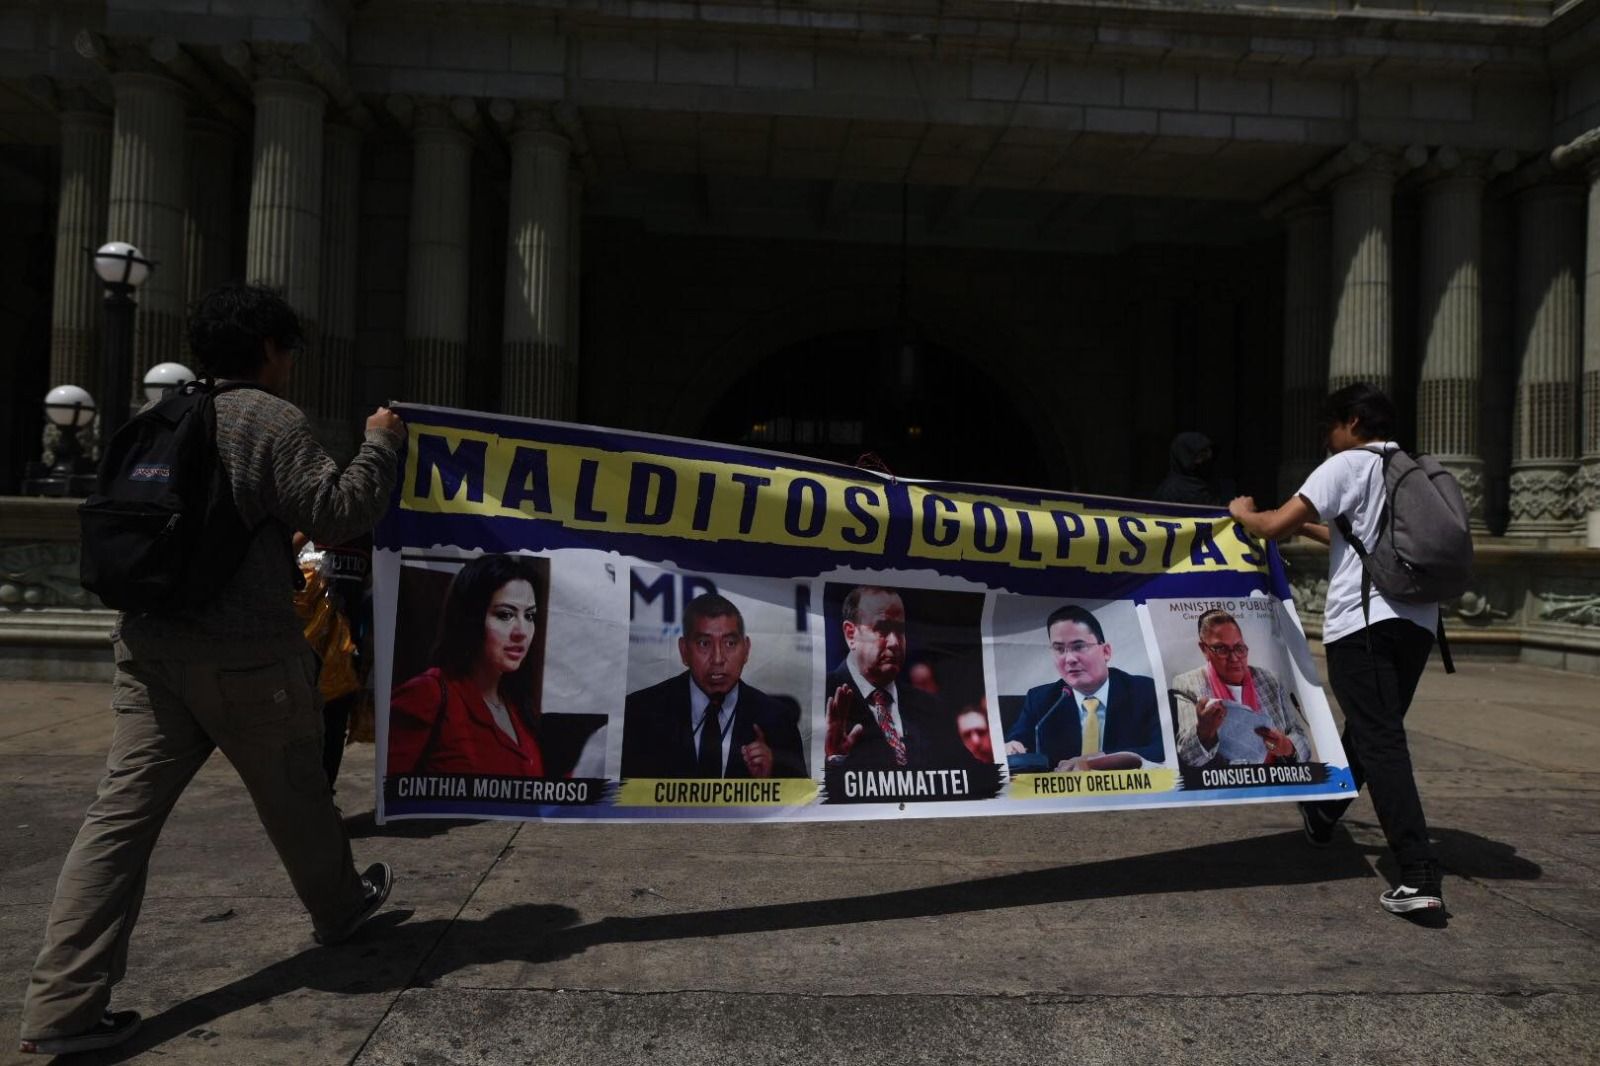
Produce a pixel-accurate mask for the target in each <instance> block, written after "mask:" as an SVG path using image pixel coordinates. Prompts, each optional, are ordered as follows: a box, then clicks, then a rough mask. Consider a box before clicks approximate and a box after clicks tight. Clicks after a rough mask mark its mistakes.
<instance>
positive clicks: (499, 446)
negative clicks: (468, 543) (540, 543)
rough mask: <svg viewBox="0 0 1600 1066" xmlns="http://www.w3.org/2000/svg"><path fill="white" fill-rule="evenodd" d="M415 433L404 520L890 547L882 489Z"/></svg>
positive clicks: (699, 463)
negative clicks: (431, 517) (533, 522)
mask: <svg viewBox="0 0 1600 1066" xmlns="http://www.w3.org/2000/svg"><path fill="white" fill-rule="evenodd" d="M407 428H408V431H409V433H410V436H411V447H410V448H409V449H408V450H407V454H406V469H405V482H404V485H403V486H402V491H401V496H400V506H401V508H402V509H403V510H408V511H424V512H431V513H435V514H452V515H476V516H484V517H490V518H528V519H544V520H547V521H554V522H558V523H560V524H561V525H563V526H566V527H569V528H572V529H580V530H590V531H596V532H616V533H644V534H650V535H654V536H663V537H681V538H685V539H688V540H740V541H757V542H761V543H766V544H777V545H783V546H805V547H816V548H825V549H828V550H830V551H842V552H864V553H868V554H873V555H881V554H882V553H883V550H884V546H885V544H886V543H887V540H888V529H889V497H888V493H887V491H886V490H885V487H884V486H883V485H881V484H877V483H874V482H871V481H853V480H850V479H847V478H841V477H834V476H830V475H827V474H818V473H813V472H810V471H804V470H785V469H772V468H766V467H758V466H745V465H742V464H738V463H722V462H711V461H708V460H699V459H682V458H678V457H676V456H670V455H660V454H654V453H649V452H635V451H627V452H617V451H607V450H604V449H600V448H585V447H577V446H572V445H565V444H550V443H544V442H539V441H529V440H519V439H517V438H515V437H501V436H497V435H495V434H493V433H483V432H479V431H475V430H463V429H455V428H452V427H445V426H430V425H427V424H426V423H421V422H415V421H414V422H410V423H408V424H407Z"/></svg>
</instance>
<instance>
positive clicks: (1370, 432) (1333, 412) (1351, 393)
mask: <svg viewBox="0 0 1600 1066" xmlns="http://www.w3.org/2000/svg"><path fill="white" fill-rule="evenodd" d="M1352 418H1354V419H1355V420H1356V433H1357V435H1358V436H1360V438H1361V439H1362V440H1393V439H1394V435H1395V432H1396V430H1398V429H1399V423H1400V417H1399V415H1398V414H1396V413H1395V409H1394V401H1392V400H1390V399H1389V397H1387V396H1385V395H1384V394H1383V392H1382V390H1380V389H1378V388H1376V387H1374V386H1372V385H1369V384H1367V383H1366V382H1365V381H1357V382H1355V383H1354V384H1351V385H1346V386H1345V387H1344V388H1342V389H1339V390H1337V391H1335V392H1334V393H1333V394H1332V395H1330V396H1329V397H1328V398H1327V399H1326V400H1324V401H1322V429H1323V432H1327V431H1328V430H1330V429H1332V428H1333V427H1334V426H1335V425H1337V424H1339V423H1341V422H1348V421H1350V420H1351V419H1352Z"/></svg>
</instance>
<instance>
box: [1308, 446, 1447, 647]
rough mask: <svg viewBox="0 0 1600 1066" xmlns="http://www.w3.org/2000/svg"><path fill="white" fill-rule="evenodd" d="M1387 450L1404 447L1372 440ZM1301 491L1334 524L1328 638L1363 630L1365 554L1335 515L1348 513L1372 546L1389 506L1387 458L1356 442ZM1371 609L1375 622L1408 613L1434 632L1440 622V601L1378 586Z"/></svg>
mask: <svg viewBox="0 0 1600 1066" xmlns="http://www.w3.org/2000/svg"><path fill="white" fill-rule="evenodd" d="M1368 446H1369V447H1381V448H1383V449H1384V450H1385V451H1388V450H1391V449H1394V448H1398V447H1399V445H1397V444H1395V443H1394V442H1392V441H1369V442H1368ZM1300 495H1301V496H1304V497H1305V498H1306V502H1308V503H1309V504H1311V506H1312V507H1313V508H1315V509H1316V512H1317V517H1318V519H1319V520H1321V521H1323V522H1326V523H1327V524H1328V541H1329V551H1328V602H1327V606H1326V607H1324V608H1323V612H1322V642H1323V643H1324V644H1328V643H1331V642H1333V641H1335V640H1338V639H1339V638H1340V637H1347V636H1349V635H1350V634H1351V633H1355V632H1358V631H1359V630H1361V629H1362V628H1363V627H1364V626H1365V625H1366V624H1367V623H1366V621H1365V620H1364V619H1363V618H1362V617H1361V557H1360V556H1359V555H1357V554H1356V552H1355V549H1354V548H1352V547H1350V543H1349V541H1347V540H1345V539H1344V534H1342V533H1340V532H1339V527H1338V526H1337V525H1335V524H1334V519H1336V518H1338V517H1339V516H1340V515H1344V516H1345V517H1346V518H1348V519H1349V520H1350V530H1351V532H1353V533H1354V534H1355V535H1356V536H1357V537H1359V538H1360V539H1361V543H1362V544H1365V545H1367V546H1368V547H1369V548H1370V547H1371V546H1372V542H1373V539H1374V536H1375V534H1376V533H1377V531H1378V515H1379V513H1380V512H1381V511H1382V510H1383V503H1384V492H1383V459H1382V457H1381V456H1379V455H1378V454H1377V453H1376V452H1370V451H1367V450H1366V448H1350V449H1348V450H1346V451H1342V452H1339V453H1338V454H1337V455H1330V456H1328V458H1327V459H1325V460H1323V462H1322V465H1321V466H1319V467H1317V468H1316V469H1315V470H1313V471H1312V472H1311V476H1310V477H1308V478H1306V483H1305V484H1304V485H1301V486H1300ZM1370 615H1371V619H1372V621H1374V622H1381V621H1383V620H1384V619H1386V618H1404V619H1405V620H1406V621H1408V622H1413V623H1415V624H1417V625H1419V626H1421V627H1422V628H1423V629H1426V630H1427V631H1428V632H1430V633H1432V632H1433V631H1434V630H1435V629H1437V628H1438V626H1439V605H1438V604H1436V603H1397V602H1395V601H1393V600H1389V599H1385V598H1384V595H1383V593H1381V592H1379V591H1378V589H1377V586H1373V588H1372V596H1371V601H1370Z"/></svg>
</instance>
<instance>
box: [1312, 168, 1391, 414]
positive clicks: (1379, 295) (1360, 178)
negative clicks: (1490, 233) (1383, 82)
mask: <svg viewBox="0 0 1600 1066" xmlns="http://www.w3.org/2000/svg"><path fill="white" fill-rule="evenodd" d="M1394 174H1395V165H1394V160H1392V159H1390V158H1389V157H1387V156H1381V155H1378V156H1373V157H1372V158H1371V159H1369V160H1367V161H1366V163H1365V164H1363V165H1362V166H1361V167H1360V168H1359V169H1358V170H1356V171H1355V172H1354V173H1351V174H1348V175H1345V176H1344V177H1341V178H1339V179H1338V180H1336V181H1335V182H1334V183H1333V261H1332V262H1333V275H1332V278H1331V280H1332V282H1333V290H1332V291H1333V334H1332V340H1331V343H1330V346H1329V355H1328V388H1329V390H1330V391H1332V390H1334V389H1339V388H1343V387H1344V386H1345V385H1349V384H1351V383H1352V382H1356V381H1365V382H1368V383H1369V384H1372V385H1375V386H1377V387H1378V388H1380V389H1382V390H1384V392H1389V391H1390V388H1391V385H1392V382H1393V377H1394V332H1393V331H1394V290H1393V287H1392V285H1391V283H1390V263H1389V257H1390V251H1391V248H1392V247H1393V243H1394V239H1393V238H1394V204H1393V199H1394Z"/></svg>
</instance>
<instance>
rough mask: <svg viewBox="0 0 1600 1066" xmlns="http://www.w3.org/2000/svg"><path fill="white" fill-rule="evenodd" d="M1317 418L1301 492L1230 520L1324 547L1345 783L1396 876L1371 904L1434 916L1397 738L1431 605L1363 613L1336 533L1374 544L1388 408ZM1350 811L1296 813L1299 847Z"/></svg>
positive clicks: (1389, 602) (1422, 828) (1416, 800)
mask: <svg viewBox="0 0 1600 1066" xmlns="http://www.w3.org/2000/svg"><path fill="white" fill-rule="evenodd" d="M1322 417H1323V428H1324V431H1325V432H1326V435H1327V445H1328V451H1329V452H1330V453H1332V454H1330V455H1329V456H1328V458H1327V459H1325V460H1323V462H1322V465H1321V466H1319V467H1317V468H1316V469H1315V470H1313V471H1312V472H1311V476H1310V477H1308V478H1306V482H1305V484H1304V485H1302V486H1300V491H1299V492H1297V493H1295V494H1294V495H1293V496H1291V497H1289V499H1288V500H1286V501H1285V502H1284V504H1283V506H1281V507H1279V508H1277V509H1276V510H1273V511H1258V510H1256V504H1255V500H1253V499H1252V498H1250V497H1249V496H1240V497H1238V498H1236V499H1234V500H1233V502H1232V503H1230V504H1229V505H1228V511H1229V513H1230V514H1232V515H1233V517H1234V519H1235V520H1236V521H1238V523H1239V524H1240V525H1241V526H1243V527H1244V528H1245V529H1246V530H1248V531H1249V532H1251V533H1253V534H1255V535H1256V536H1258V537H1266V538H1269V539H1276V538H1280V537H1287V536H1291V535H1293V534H1295V533H1303V534H1305V535H1306V536H1308V537H1310V538H1311V539H1313V540H1316V541H1320V542H1321V543H1323V544H1327V545H1329V552H1328V598H1327V606H1326V608H1325V609H1324V611H1323V622H1322V646H1323V648H1324V650H1326V652H1327V654H1328V681H1329V683H1330V684H1331V685H1332V686H1333V692H1334V695H1335V696H1337V697H1338V698H1339V706H1340V708H1341V709H1342V710H1343V711H1344V717H1345V732H1344V747H1345V753H1346V754H1347V755H1349V757H1350V772H1351V774H1352V776H1354V778H1355V782H1356V786H1357V787H1358V788H1359V787H1360V786H1361V785H1362V784H1363V782H1364V783H1365V784H1366V785H1367V786H1368V787H1369V788H1370V789H1371V791H1372V806H1373V809H1374V810H1376V811H1377V814H1378V822H1379V824H1381V825H1382V826H1383V833H1384V836H1385V837H1386V838H1387V839H1388V842H1389V849H1390V850H1391V851H1393V852H1394V857H1395V859H1396V861H1397V862H1398V863H1399V865H1400V884H1398V885H1396V886H1395V887H1394V888H1391V889H1390V890H1389V891H1387V892H1385V893H1383V894H1382V895H1381V896H1380V897H1379V903H1381V904H1382V906H1383V908H1384V909H1385V910H1387V911H1389V912H1390V913H1391V914H1409V913H1411V912H1413V911H1424V912H1426V911H1431V910H1442V909H1443V908H1444V890H1443V887H1442V885H1441V884H1440V871H1439V863H1438V861H1437V859H1436V858H1435V856H1434V852H1433V845H1432V843H1431V842H1430V841H1429V839H1428V823H1427V819H1426V818H1425V817H1424V815H1423V813H1422V797H1421V795H1420V794H1419V793H1418V791H1417V781H1416V776H1415V774H1414V773H1413V772H1412V768H1411V750H1410V747H1409V745H1408V744H1407V741H1406V730H1405V716H1406V712H1407V711H1408V710H1410V708H1411V698H1412V696H1413V695H1415V693H1416V691H1417V683H1418V682H1419V681H1421V680H1422V671H1423V669H1424V668H1425V667H1426V666H1427V665H1428V657H1429V655H1430V654H1431V653H1432V651H1433V638H1434V631H1435V630H1436V629H1437V628H1438V625H1439V605H1438V604H1436V603H1410V602H1402V601H1400V600H1398V599H1390V598H1389V597H1387V596H1385V595H1383V593H1382V591H1381V590H1379V589H1378V588H1376V587H1374V588H1372V590H1371V598H1370V603H1368V604H1366V605H1365V609H1364V605H1363V603H1362V595H1361V574H1362V564H1361V559H1360V557H1359V556H1358V555H1357V554H1356V552H1355V551H1354V550H1353V549H1352V548H1351V545H1350V541H1349V539H1348V538H1347V537H1345V536H1344V534H1343V533H1341V532H1340V531H1339V528H1338V522H1339V521H1340V519H1343V520H1344V521H1345V522H1347V523H1348V525H1349V528H1350V531H1351V532H1352V533H1353V534H1354V535H1355V537H1356V538H1357V539H1358V540H1360V541H1361V542H1362V543H1364V544H1374V543H1376V541H1377V535H1378V530H1379V528H1380V525H1381V523H1382V521H1383V515H1384V514H1385V512H1386V511H1387V505H1388V493H1387V490H1386V488H1385V484H1384V455H1385V453H1389V452H1393V451H1395V450H1396V449H1397V448H1398V447H1399V445H1398V444H1396V443H1395V442H1394V439H1393V438H1394V436H1395V431H1396V429H1397V427H1398V421H1399V419H1398V417H1397V415H1396V413H1395V409H1394V403H1393V402H1392V401H1391V400H1390V399H1389V397H1387V396H1385V395H1384V394H1383V393H1382V392H1381V391H1379V390H1378V389H1376V388H1374V387H1372V386H1371V385H1368V384H1366V383H1364V382H1357V383H1355V384H1353V385H1346V386H1345V387H1344V388H1342V389H1340V390H1339V391H1337V392H1335V393H1333V395H1331V396H1329V397H1328V399H1327V400H1326V401H1325V403H1324V406H1323V412H1322ZM1330 527H1331V528H1330ZM1350 803H1351V801H1350V800H1348V799H1342V800H1325V801H1323V802H1320V803H1302V804H1301V805H1300V813H1301V817H1302V819H1303V820H1304V823H1305V833H1306V839H1307V840H1309V841H1310V842H1311V844H1312V845H1313V846H1315V847H1327V846H1328V845H1329V844H1330V843H1331V842H1332V840H1333V830H1334V827H1335V826H1336V825H1337V824H1338V821H1339V818H1340V817H1341V816H1342V815H1343V814H1344V812H1345V810H1346V809H1348V808H1349V806H1350Z"/></svg>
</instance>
